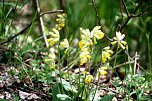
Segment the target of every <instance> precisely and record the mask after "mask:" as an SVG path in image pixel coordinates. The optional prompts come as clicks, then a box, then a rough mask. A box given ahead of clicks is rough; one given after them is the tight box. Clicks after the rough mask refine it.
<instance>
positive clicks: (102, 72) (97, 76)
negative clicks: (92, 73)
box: [96, 63, 109, 80]
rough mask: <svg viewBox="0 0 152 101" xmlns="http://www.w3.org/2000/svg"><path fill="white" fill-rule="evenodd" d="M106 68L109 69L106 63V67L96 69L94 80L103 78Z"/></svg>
mask: <svg viewBox="0 0 152 101" xmlns="http://www.w3.org/2000/svg"><path fill="white" fill-rule="evenodd" d="M108 67H109V63H107V64H106V65H104V66H102V67H100V68H98V70H97V75H96V79H97V80H98V79H99V78H100V76H105V75H107V73H108V72H107V70H108Z"/></svg>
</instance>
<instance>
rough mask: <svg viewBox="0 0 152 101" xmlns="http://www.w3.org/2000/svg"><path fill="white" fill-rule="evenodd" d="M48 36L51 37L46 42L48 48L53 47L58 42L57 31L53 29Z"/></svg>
mask: <svg viewBox="0 0 152 101" xmlns="http://www.w3.org/2000/svg"><path fill="white" fill-rule="evenodd" d="M49 35H50V36H51V38H49V39H47V41H48V43H49V44H50V46H53V45H54V44H55V43H56V42H58V41H59V37H60V35H59V31H58V30H56V29H55V28H53V32H49Z"/></svg>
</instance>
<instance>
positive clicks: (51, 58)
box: [44, 53, 56, 69]
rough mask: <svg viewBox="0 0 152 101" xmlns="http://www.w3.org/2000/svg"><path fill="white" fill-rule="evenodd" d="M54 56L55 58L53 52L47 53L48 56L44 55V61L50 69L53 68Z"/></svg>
mask: <svg viewBox="0 0 152 101" xmlns="http://www.w3.org/2000/svg"><path fill="white" fill-rule="evenodd" d="M55 58H56V56H55V53H50V54H49V55H48V57H46V58H45V59H44V62H45V63H47V64H48V65H49V67H50V68H51V69H54V68H55Z"/></svg>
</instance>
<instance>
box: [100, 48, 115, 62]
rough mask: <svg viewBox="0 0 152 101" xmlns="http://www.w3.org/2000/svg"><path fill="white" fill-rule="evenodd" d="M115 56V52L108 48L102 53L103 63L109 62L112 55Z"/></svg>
mask: <svg viewBox="0 0 152 101" xmlns="http://www.w3.org/2000/svg"><path fill="white" fill-rule="evenodd" d="M112 54H113V51H112V50H110V47H109V46H107V47H105V48H104V49H103V51H102V62H103V63H105V62H106V61H107V60H109V59H110V58H111V55H112Z"/></svg>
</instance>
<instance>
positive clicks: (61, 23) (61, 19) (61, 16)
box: [55, 13, 66, 30]
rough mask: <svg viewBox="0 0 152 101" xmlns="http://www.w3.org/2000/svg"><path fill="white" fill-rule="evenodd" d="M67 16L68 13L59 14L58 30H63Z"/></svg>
mask: <svg viewBox="0 0 152 101" xmlns="http://www.w3.org/2000/svg"><path fill="white" fill-rule="evenodd" d="M65 17H66V15H65V14H64V13H63V14H58V15H57V18H56V22H57V24H56V25H55V26H56V29H57V30H61V29H62V28H63V27H64V26H65Z"/></svg>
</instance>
